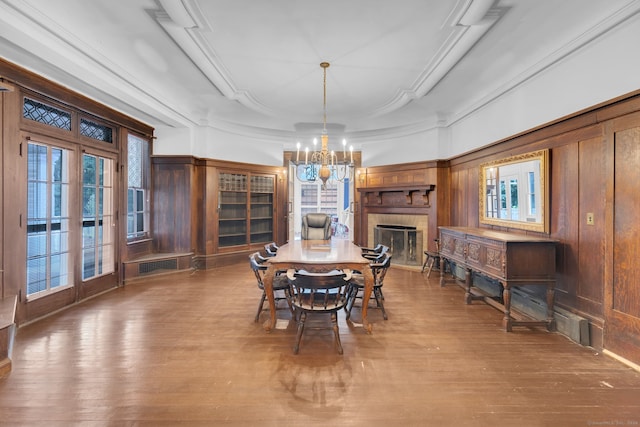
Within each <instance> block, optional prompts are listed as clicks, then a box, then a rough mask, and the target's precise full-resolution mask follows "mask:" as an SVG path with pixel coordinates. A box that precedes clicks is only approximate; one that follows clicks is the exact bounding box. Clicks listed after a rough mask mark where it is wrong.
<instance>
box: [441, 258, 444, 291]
mask: <svg viewBox="0 0 640 427" xmlns="http://www.w3.org/2000/svg"><path fill="white" fill-rule="evenodd" d="M443 286H444V257H442V256H441V257H440V287H443Z"/></svg>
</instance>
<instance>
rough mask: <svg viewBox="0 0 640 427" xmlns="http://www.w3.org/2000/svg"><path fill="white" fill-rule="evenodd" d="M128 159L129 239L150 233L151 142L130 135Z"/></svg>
mask: <svg viewBox="0 0 640 427" xmlns="http://www.w3.org/2000/svg"><path fill="white" fill-rule="evenodd" d="M127 159H128V162H127V171H128V185H127V187H128V188H127V239H137V238H141V237H145V236H147V235H148V234H149V210H150V203H149V188H148V182H149V179H148V175H149V142H148V141H147V140H145V139H142V138H139V137H137V136H135V135H129V138H128V152H127Z"/></svg>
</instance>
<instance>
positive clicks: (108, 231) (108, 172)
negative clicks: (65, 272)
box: [81, 153, 116, 281]
mask: <svg viewBox="0 0 640 427" xmlns="http://www.w3.org/2000/svg"><path fill="white" fill-rule="evenodd" d="M114 163H115V162H114V160H113V159H110V158H108V157H102V156H99V155H94V154H86V153H84V154H83V155H82V266H81V271H82V280H83V281H87V280H90V279H93V278H96V277H98V276H102V275H105V274H109V273H113V272H114V271H115V222H116V219H115V217H114V214H115V211H114V187H113V186H114V179H113V178H114Z"/></svg>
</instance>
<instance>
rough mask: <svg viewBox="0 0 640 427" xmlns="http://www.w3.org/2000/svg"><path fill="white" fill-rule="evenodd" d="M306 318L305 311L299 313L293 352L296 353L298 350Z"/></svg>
mask: <svg viewBox="0 0 640 427" xmlns="http://www.w3.org/2000/svg"><path fill="white" fill-rule="evenodd" d="M306 319H307V313H305V312H302V313H300V319H299V320H298V333H297V334H296V343H295V344H294V346H293V354H298V351H300V340H301V339H302V331H303V330H304V321H305V320H306Z"/></svg>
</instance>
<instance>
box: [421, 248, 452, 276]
mask: <svg viewBox="0 0 640 427" xmlns="http://www.w3.org/2000/svg"><path fill="white" fill-rule="evenodd" d="M433 240H434V241H435V242H436V251H435V252H432V251H424V255H425V257H426V258H425V260H424V264H422V270H421V273H424V270H425V268H426V269H427V278H429V277H430V276H431V270H433V269H434V268H435V269H436V270H439V269H440V239H433ZM447 265H449V260H447V259H445V260H444V267H445V272H446V267H447ZM449 269H451V266H449Z"/></svg>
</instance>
